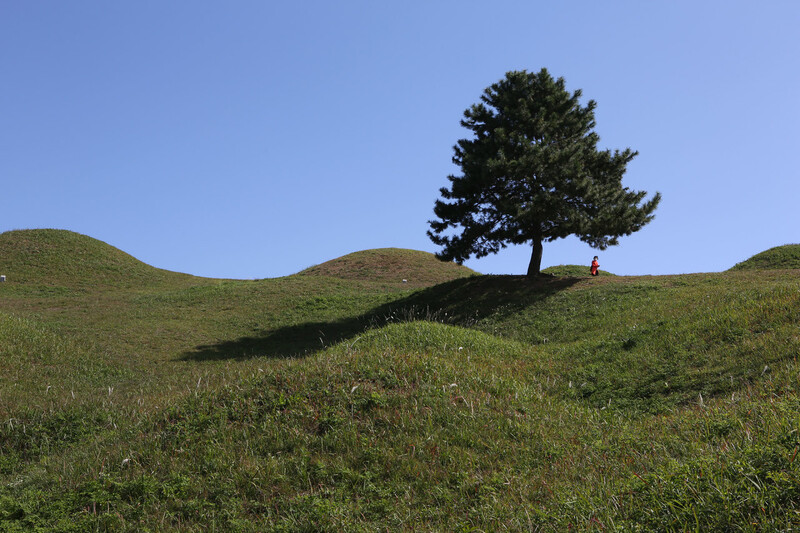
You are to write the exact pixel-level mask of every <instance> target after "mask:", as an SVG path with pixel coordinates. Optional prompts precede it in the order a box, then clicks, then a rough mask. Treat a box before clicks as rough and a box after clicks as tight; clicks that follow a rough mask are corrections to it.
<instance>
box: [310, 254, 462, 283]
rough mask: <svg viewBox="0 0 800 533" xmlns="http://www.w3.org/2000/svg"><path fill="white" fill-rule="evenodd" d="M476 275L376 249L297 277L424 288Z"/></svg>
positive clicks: (429, 258)
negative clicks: (375, 282) (321, 277)
mask: <svg viewBox="0 0 800 533" xmlns="http://www.w3.org/2000/svg"><path fill="white" fill-rule="evenodd" d="M475 274H476V272H475V271H473V270H470V269H469V268H467V267H465V266H461V265H457V264H456V263H453V262H445V261H440V260H438V259H437V258H436V256H435V255H433V254H430V253H427V252H421V251H418V250H407V249H402V248H378V249H375V250H363V251H361V252H354V253H352V254H348V255H345V256H342V257H339V258H337V259H333V260H331V261H327V262H325V263H322V264H319V265H315V266H313V267H310V268H307V269H306V270H303V271H302V272H300V273H299V274H298V275H300V276H329V277H334V278H340V279H349V280H361V281H379V282H390V283H403V280H406V281H405V282H406V283H407V284H408V286H409V287H423V286H430V285H435V284H437V283H444V282H445V281H450V280H453V279H457V278H463V277H467V276H473V275H475Z"/></svg>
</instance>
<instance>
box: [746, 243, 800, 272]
mask: <svg viewBox="0 0 800 533" xmlns="http://www.w3.org/2000/svg"><path fill="white" fill-rule="evenodd" d="M790 268H792V269H796V268H800V244H785V245H783V246H776V247H774V248H770V249H769V250H765V251H763V252H761V253H759V254H756V255H754V256H753V257H751V258H750V259H747V260H746V261H742V262H741V263H737V264H736V265H735V266H733V267H732V268H731V270H767V269H790Z"/></svg>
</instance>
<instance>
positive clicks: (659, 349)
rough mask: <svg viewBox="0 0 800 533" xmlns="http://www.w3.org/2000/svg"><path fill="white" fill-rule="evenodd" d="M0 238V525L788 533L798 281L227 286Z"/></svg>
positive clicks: (99, 252) (91, 251) (799, 400)
mask: <svg viewBox="0 0 800 533" xmlns="http://www.w3.org/2000/svg"><path fill="white" fill-rule="evenodd" d="M40 241H41V242H40ZM2 243H4V244H3V246H5V248H4V250H5V253H4V254H3V256H2V258H3V259H2V261H3V263H2V265H0V269H2V270H3V271H4V273H6V274H7V275H8V276H9V281H8V282H7V283H5V284H3V285H0V309H2V312H0V364H2V374H0V412H1V413H2V417H0V531H146V530H150V531H198V530H204V531H206V530H207V531H319V530H334V531H341V530H344V531H373V530H424V531H430V530H434V531H436V530H438V531H497V530H512V531H518V530H525V531H568V530H577V531H689V530H691V531H790V530H796V529H797V528H800V460H798V458H797V456H798V450H800V437H798V435H800V395H798V385H800V383H798V380H799V379H800V378H798V376H800V367H798V363H797V360H796V357H797V354H798V353H800V280H799V279H798V277H797V276H796V275H795V274H796V273H795V272H791V271H788V272H787V271H785V270H752V269H751V270H745V271H736V272H726V273H720V274H694V275H682V276H639V277H626V276H613V275H612V276H605V277H598V278H590V277H588V276H585V275H584V274H585V273H582V274H580V275H579V276H570V275H569V274H558V275H556V276H553V277H542V278H538V279H534V280H530V279H527V278H524V277H518V276H475V275H472V274H471V273H470V272H468V271H464V270H460V269H453V268H452V267H453V265H448V264H443V263H438V262H431V261H429V260H430V257H427V255H426V254H421V253H411V252H410V251H401V250H378V251H374V252H362V253H360V254H353V255H354V256H355V257H352V256H345V258H342V259H340V260H335V261H333V262H329V263H330V264H324V265H327V266H326V267H325V268H324V269H317V270H314V269H313V268H312V269H310V270H308V271H305V272H303V273H301V274H300V275H295V276H288V277H286V278H278V279H270V280H258V281H234V280H212V279H204V278H196V277H192V276H186V275H183V274H174V273H169V272H165V271H159V270H156V269H153V268H152V267H149V266H147V265H144V264H142V263H139V262H137V261H136V260H135V259H133V258H130V257H129V256H126V255H124V254H122V253H121V252H118V251H115V249H113V248H112V247H109V246H107V245H104V244H102V243H98V242H96V241H93V240H92V239H89V238H87V237H83V236H78V235H76V234H70V233H65V234H61V233H60V232H54V231H50V230H48V231H44V232H37V231H32V232H10V233H7V234H2V235H0V244H2ZM23 244H24V245H23ZM75 246H78V247H79V248H80V249H81V250H85V251H86V250H88V251H86V252H85V253H84V254H83V255H81V254H78V253H76V252H74V251H73V250H72V247H75ZM48 247H49V248H48ZM21 250H22V251H21ZM31 250H48V251H47V252H46V253H45V252H32V251H31ZM42 254H45V255H42ZM370 258H371V260H373V261H375V262H376V263H377V265H370V264H369V261H370ZM417 259H419V261H420V265H418V266H416V267H415V266H414V261H416V260H417ZM105 261H110V262H111V264H112V265H115V266H113V268H112V267H110V266H109V267H108V268H105V269H104V268H99V267H98V268H99V272H98V273H97V278H98V279H97V280H95V279H93V272H94V271H93V269H92V268H89V269H88V270H87V269H86V268H85V267H86V265H92V264H98V263H100V264H101V263H103V262H105ZM114 261H116V262H114ZM62 263H64V264H63V265H62ZM393 264H394V265H401V266H400V267H398V268H399V270H397V271H392V272H389V273H388V274H387V275H386V276H384V277H381V276H378V275H373V274H372V273H375V272H380V271H381V269H382V268H383V270H384V271H387V272H388V271H389V270H391V268H390V267H388V266H387V265H393ZM76 265H77V266H76ZM334 265H335V268H333V266H334ZM381 265H382V266H381ZM321 266H322V265H321ZM329 267H330V268H329ZM48 269H55V270H59V271H64V272H73V273H78V272H82V274H81V276H83V277H82V278H81V279H80V280H76V278H77V274H75V275H74V276H67V275H64V274H53V276H52V278H51V277H50V276H49V275H48ZM401 270H402V272H401ZM109 272H111V273H113V275H112V274H110V273H109ZM405 272H417V278H416V279H417V281H415V282H414V283H417V285H413V286H411V285H410V284H411V283H412V282H411V279H412V278H413V276H412V275H408V278H405V275H406V274H404V273H405ZM422 272H424V273H425V274H424V276H423V275H422V274H420V273H422ZM365 273H366V274H365ZM129 276H130V278H133V279H129ZM399 276H403V277H401V278H400V280H399V281H398V280H397V279H396V278H397V277H399ZM425 276H427V277H425ZM404 278H405V279H408V280H409V281H408V282H407V283H402V279H404ZM424 279H427V280H428V281H427V282H423V281H421V280H424ZM134 281H135V282H134Z"/></svg>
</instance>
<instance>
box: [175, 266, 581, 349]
mask: <svg viewBox="0 0 800 533" xmlns="http://www.w3.org/2000/svg"><path fill="white" fill-rule="evenodd" d="M578 281H580V278H566V277H551V276H541V277H538V278H533V279H530V278H527V277H525V276H474V277H469V278H461V279H457V280H453V281H449V282H447V283H442V284H439V285H435V286H433V287H430V288H428V289H422V290H420V291H417V292H414V293H413V294H411V295H409V296H407V297H405V298H401V299H399V300H396V301H394V302H391V303H389V304H384V305H381V306H379V307H376V308H375V309H372V310H370V311H368V312H367V313H364V314H362V315H359V316H354V317H346V318H342V319H339V320H334V321H320V322H306V323H303V324H297V325H293V326H285V327H281V328H277V329H275V330H273V331H270V332H268V333H266V334H265V335H263V336H260V337H242V338H239V339H236V340H229V341H223V342H219V343H215V344H209V345H203V346H198V347H196V348H195V349H193V350H191V351H189V352H187V353H184V354H183V356H181V358H180V359H181V360H183V361H216V360H224V359H249V358H252V357H272V358H284V357H299V356H304V355H310V354H313V353H316V352H318V351H320V350H323V349H324V348H326V347H328V346H331V345H333V344H336V343H338V342H341V341H343V340H346V339H350V338H353V337H356V336H357V335H359V334H361V333H363V332H364V331H366V330H368V329H372V328H376V327H381V326H384V325H386V324H390V323H393V322H410V321H414V320H429V321H436V322H442V323H446V324H453V325H457V326H462V327H470V326H473V325H475V324H476V323H477V322H478V321H480V320H481V319H483V318H486V317H487V316H490V315H499V316H500V317H501V318H502V317H504V316H509V315H512V314H514V313H517V312H519V311H521V310H522V309H525V308H526V307H529V306H531V305H536V304H537V303H539V302H542V301H544V300H546V299H547V298H549V297H550V296H552V295H554V294H556V293H558V292H559V291H562V290H564V289H567V288H569V287H570V286H572V285H574V284H575V283H577V282H578Z"/></svg>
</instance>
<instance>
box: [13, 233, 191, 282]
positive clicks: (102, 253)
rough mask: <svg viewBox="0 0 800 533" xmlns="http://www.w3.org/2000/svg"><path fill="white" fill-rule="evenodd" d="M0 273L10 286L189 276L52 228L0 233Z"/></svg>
mask: <svg viewBox="0 0 800 533" xmlns="http://www.w3.org/2000/svg"><path fill="white" fill-rule="evenodd" d="M0 273H2V274H4V275H5V276H7V278H8V280H9V282H10V283H38V284H41V285H42V286H51V287H52V286H62V287H86V286H89V285H104V286H128V285H136V284H144V283H161V282H164V281H166V280H168V279H170V278H175V277H184V278H185V277H189V276H186V275H184V274H177V273H174V272H168V271H165V270H160V269H157V268H154V267H151V266H149V265H147V264H145V263H143V262H141V261H139V260H138V259H136V258H134V257H132V256H130V255H128V254H126V253H125V252H123V251H121V250H119V249H117V248H115V247H113V246H111V245H109V244H106V243H104V242H102V241H99V240H97V239H93V238H91V237H87V236H86V235H81V234H79V233H75V232H72V231H66V230H56V229H33V230H15V231H7V232H4V233H1V234H0Z"/></svg>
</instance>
